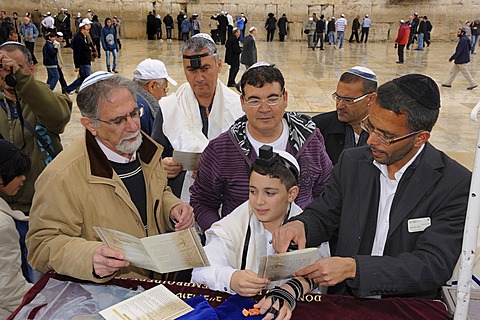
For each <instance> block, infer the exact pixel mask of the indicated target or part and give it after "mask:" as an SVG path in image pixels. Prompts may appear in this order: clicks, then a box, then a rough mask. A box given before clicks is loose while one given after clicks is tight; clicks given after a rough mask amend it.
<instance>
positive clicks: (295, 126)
mask: <svg viewBox="0 0 480 320" xmlns="http://www.w3.org/2000/svg"><path fill="white" fill-rule="evenodd" d="M283 118H284V119H285V120H286V121H287V124H288V135H289V139H290V143H291V145H292V148H293V151H294V153H295V154H297V153H298V151H299V150H300V149H301V148H302V146H303V144H304V143H305V141H307V139H308V137H309V136H310V135H311V134H312V133H313V132H314V131H315V129H316V125H315V123H314V122H313V121H312V119H311V118H310V117H309V116H307V115H304V114H300V113H297V112H285V113H284V115H283ZM246 127H247V116H245V115H244V116H242V117H241V118H239V119H238V120H236V121H235V123H234V124H233V125H232V126H231V127H230V132H231V133H232V135H233V137H234V138H235V140H236V141H237V143H238V145H239V146H240V148H241V149H242V150H243V152H244V153H245V155H246V156H248V155H249V153H250V150H251V149H252V145H251V144H250V141H248V138H247V130H246Z"/></svg>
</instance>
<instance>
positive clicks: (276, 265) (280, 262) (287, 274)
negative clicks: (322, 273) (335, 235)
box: [258, 248, 321, 281]
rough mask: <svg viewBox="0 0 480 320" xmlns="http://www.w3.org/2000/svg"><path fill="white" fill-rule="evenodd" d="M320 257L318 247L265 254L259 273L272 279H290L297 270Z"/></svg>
mask: <svg viewBox="0 0 480 320" xmlns="http://www.w3.org/2000/svg"><path fill="white" fill-rule="evenodd" d="M320 258H321V256H320V253H319V250H318V248H308V249H303V250H295V251H291V252H286V253H280V254H273V255H270V256H263V257H262V258H261V260H260V265H259V268H258V275H259V276H260V277H263V278H267V279H269V280H270V281H277V280H281V279H290V278H292V277H293V273H294V272H295V271H298V270H300V269H302V268H304V267H306V266H309V265H311V264H313V263H314V262H315V261H317V260H318V259H320Z"/></svg>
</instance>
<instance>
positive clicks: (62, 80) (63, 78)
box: [57, 66, 68, 88]
mask: <svg viewBox="0 0 480 320" xmlns="http://www.w3.org/2000/svg"><path fill="white" fill-rule="evenodd" d="M57 70H58V75H59V76H60V78H59V81H60V84H61V85H62V88H65V87H66V86H68V84H67V82H66V81H65V77H64V76H63V72H62V68H60V66H57Z"/></svg>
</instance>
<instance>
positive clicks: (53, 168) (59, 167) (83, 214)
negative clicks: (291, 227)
mask: <svg viewBox="0 0 480 320" xmlns="http://www.w3.org/2000/svg"><path fill="white" fill-rule="evenodd" d="M136 90H137V86H136V84H135V83H133V81H131V80H128V79H126V78H122V77H120V76H117V75H114V74H112V73H109V72H104V71H99V72H96V73H94V74H92V75H91V76H90V77H88V78H87V79H86V80H85V81H84V82H83V84H82V86H81V87H80V91H79V93H78V95H77V105H78V108H79V109H80V112H81V114H82V117H81V118H80V122H81V124H82V125H83V126H84V127H85V129H86V130H85V134H84V135H83V137H81V138H79V139H78V140H77V141H76V142H74V143H73V144H72V145H71V146H70V147H69V148H68V149H66V150H64V151H62V153H61V154H60V155H59V156H58V157H57V158H56V159H55V160H56V161H53V162H52V163H51V164H50V165H49V166H48V167H47V168H46V169H45V171H44V173H43V174H42V175H41V176H40V177H39V179H38V180H37V183H36V187H37V190H36V192H37V194H36V196H35V197H34V200H33V205H32V214H31V219H30V231H29V233H28V235H27V245H28V248H29V250H30V252H29V261H30V262H31V264H32V266H33V267H34V268H35V269H36V270H39V271H41V272H46V271H48V270H54V271H55V272H57V273H60V274H64V275H68V276H71V277H75V278H77V279H83V280H89V281H94V282H100V283H101V282H106V281H108V280H110V279H112V278H113V277H114V276H120V277H127V278H155V279H167V278H168V276H169V275H168V274H163V275H160V274H157V273H154V272H152V271H149V270H145V269H142V268H139V267H135V266H132V265H130V264H129V262H128V261H127V260H125V258H124V255H123V254H122V253H121V252H119V251H117V250H114V249H110V248H108V247H107V246H105V245H103V244H102V242H101V241H100V239H99V237H98V235H97V234H96V233H95V231H94V229H93V227H94V226H100V227H108V228H111V229H115V230H119V231H122V232H125V233H128V234H131V235H133V236H135V237H137V238H143V237H146V236H152V235H157V234H161V233H166V232H173V231H179V230H183V229H186V228H189V227H192V226H193V222H194V218H193V210H192V208H191V207H190V206H189V205H188V204H187V203H182V202H181V201H180V200H179V199H178V198H177V197H175V196H174V195H173V193H172V192H171V190H170V188H169V187H168V186H167V179H166V174H165V171H164V170H163V168H162V166H161V153H162V147H161V146H160V145H158V144H157V143H155V142H154V141H153V140H152V139H151V138H150V137H149V136H147V135H145V134H143V133H142V132H141V130H140V117H141V116H142V114H143V110H144V109H143V108H142V107H138V106H137V104H136V102H135V95H136V93H135V92H136Z"/></svg>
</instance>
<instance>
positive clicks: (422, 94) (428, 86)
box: [392, 74, 440, 110]
mask: <svg viewBox="0 0 480 320" xmlns="http://www.w3.org/2000/svg"><path fill="white" fill-rule="evenodd" d="M392 81H393V82H394V83H395V84H396V85H397V86H398V87H399V88H400V89H401V90H402V91H403V92H405V93H406V94H407V95H408V96H410V97H411V98H413V99H415V101H417V102H418V103H419V104H421V105H422V106H424V107H425V108H428V109H432V110H436V109H439V108H440V91H439V90H438V86H437V84H436V83H435V81H433V79H432V78H430V77H427V76H424V75H423V74H407V75H405V76H402V77H400V78H396V79H393V80H392Z"/></svg>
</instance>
